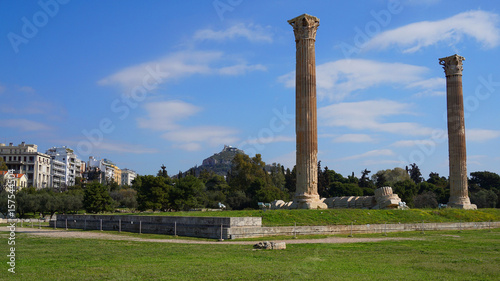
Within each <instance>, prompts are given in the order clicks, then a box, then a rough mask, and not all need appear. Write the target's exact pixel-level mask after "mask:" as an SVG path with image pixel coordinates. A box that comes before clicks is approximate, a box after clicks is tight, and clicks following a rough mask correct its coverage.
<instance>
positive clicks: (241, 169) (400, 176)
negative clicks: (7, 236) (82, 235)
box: [0, 154, 500, 217]
mask: <svg viewBox="0 0 500 281" xmlns="http://www.w3.org/2000/svg"><path fill="white" fill-rule="evenodd" d="M195 174H196V173H189V172H188V173H179V174H178V175H176V176H174V177H170V176H169V175H168V173H167V171H166V168H165V166H162V167H161V169H160V170H159V171H158V173H157V174H156V175H155V176H153V175H145V176H138V177H137V178H136V179H135V180H134V181H133V183H132V186H119V185H118V184H117V183H115V182H110V183H107V184H101V183H98V182H88V183H84V182H83V181H82V180H81V179H78V180H77V181H76V182H77V183H76V185H75V186H72V187H69V188H68V189H67V190H66V191H62V192H61V191H60V190H53V189H51V188H46V189H40V190H36V189H35V188H33V187H30V188H25V189H22V190H21V191H19V192H18V193H17V194H16V200H17V202H16V211H17V213H18V215H19V216H21V217H23V216H26V214H28V213H33V214H37V213H39V214H41V215H53V214H54V213H56V212H57V213H71V212H73V213H76V212H78V211H81V210H85V211H86V212H88V213H100V212H110V211H113V210H115V209H116V208H117V207H122V208H127V209H129V210H132V211H135V210H138V211H147V210H153V211H186V210H192V209H199V208H219V207H220V205H219V203H222V204H223V205H225V206H226V208H227V209H234V210H240V209H256V208H258V202H272V201H274V200H277V199H281V200H284V201H288V200H291V198H293V195H294V194H295V185H296V170H295V167H294V168H293V169H291V170H290V169H289V168H287V169H285V168H284V167H283V166H282V165H280V164H276V163H273V164H272V165H266V163H265V162H264V161H262V157H261V155H260V154H257V155H255V156H254V157H249V156H248V155H245V154H238V155H236V156H235V158H234V159H233V161H232V169H231V170H230V171H229V172H228V173H227V175H226V176H225V177H224V176H220V175H217V174H215V173H213V172H208V171H202V172H201V173H200V174H199V175H198V176H195ZM370 174H371V171H369V170H367V169H364V170H363V171H361V177H359V178H358V177H356V176H355V175H354V173H352V174H351V175H348V176H347V177H344V176H343V175H341V174H340V173H337V172H335V171H334V170H330V169H328V167H326V166H325V167H324V168H323V167H322V166H321V161H319V162H318V193H319V195H320V196H321V197H326V198H328V197H340V196H370V195H374V191H375V189H376V188H378V187H382V186H391V187H392V188H393V191H394V193H396V194H398V195H399V197H400V198H401V199H402V201H405V202H406V203H407V205H409V206H410V207H413V208H436V207H437V206H438V204H439V203H444V204H445V203H447V201H448V198H449V190H450V188H449V182H448V179H447V178H446V177H442V176H439V174H438V173H430V174H429V177H428V178H427V179H424V177H423V176H422V174H421V172H420V169H419V168H418V166H417V165H416V164H411V165H409V166H408V167H406V169H403V168H399V167H397V168H394V169H387V170H381V171H378V172H376V173H374V174H372V175H370ZM1 182H2V181H1V179H0V183H1ZM469 193H470V199H471V202H472V203H474V204H476V205H477V206H478V207H479V208H495V207H500V201H499V196H500V176H499V175H498V174H495V173H492V172H487V171H483V172H473V173H471V174H470V179H469ZM6 200H7V195H6V192H5V191H2V192H1V193H0V202H3V201H6ZM6 206H7V204H3V203H2V204H0V212H1V213H2V214H4V215H6V213H7V210H6Z"/></svg>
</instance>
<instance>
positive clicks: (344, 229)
mask: <svg viewBox="0 0 500 281" xmlns="http://www.w3.org/2000/svg"><path fill="white" fill-rule="evenodd" d="M499 227H500V222H462V223H460V222H458V223H411V224H409V223H407V224H363V225H352V226H351V225H326V226H279V227H245V228H230V229H228V235H229V237H230V238H231V239H237V238H252V237H266V236H277V235H287V236H294V235H319V234H323V235H333V234H346V235H347V234H351V233H352V234H359V233H386V232H403V231H429V230H466V229H488V228H499Z"/></svg>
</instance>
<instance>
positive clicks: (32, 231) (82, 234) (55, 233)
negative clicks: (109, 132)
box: [0, 226, 405, 245]
mask: <svg viewBox="0 0 500 281" xmlns="http://www.w3.org/2000/svg"><path fill="white" fill-rule="evenodd" d="M0 231H10V230H9V229H8V228H7V227H5V226H4V227H0ZM16 232H20V233H26V234H29V235H34V236H44V237H53V238H84V239H105V240H124V241H138V242H156V243H183V244H221V245H223V244H237V245H253V244H256V243H257V242H258V241H231V240H225V241H222V242H219V241H199V240H189V239H149V238H138V237H130V236H125V235H119V234H109V233H96V232H88V231H75V230H70V231H65V230H59V229H57V230H54V229H48V228H42V229H38V228H27V227H22V228H21V227H17V228H16ZM404 239H405V238H384V237H381V238H356V237H353V238H342V237H328V238H321V239H289V240H273V239H272V237H263V238H262V241H269V240H270V241H274V242H286V243H287V244H308V243H360V242H379V241H388V240H404Z"/></svg>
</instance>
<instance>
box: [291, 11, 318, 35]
mask: <svg viewBox="0 0 500 281" xmlns="http://www.w3.org/2000/svg"><path fill="white" fill-rule="evenodd" d="M288 23H289V24H290V25H291V26H292V27H293V33H294V34H295V41H296V42H298V41H300V40H303V39H312V40H316V30H317V29H318V26H319V19H318V18H317V17H314V16H311V15H308V14H303V15H300V16H298V17H296V18H293V19H291V20H289V21H288Z"/></svg>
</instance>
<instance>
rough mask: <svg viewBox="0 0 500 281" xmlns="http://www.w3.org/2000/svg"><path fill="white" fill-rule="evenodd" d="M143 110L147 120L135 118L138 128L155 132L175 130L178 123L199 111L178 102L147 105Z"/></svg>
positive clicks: (191, 105)
mask: <svg viewBox="0 0 500 281" xmlns="http://www.w3.org/2000/svg"><path fill="white" fill-rule="evenodd" d="M144 108H145V109H146V111H147V113H148V118H137V125H138V127H139V128H147V129H152V130H157V131H166V130H173V129H176V128H178V127H179V125H178V124H177V122H178V121H180V120H183V119H186V118H188V117H190V116H192V115H194V114H196V113H198V112H199V111H201V108H200V107H198V106H195V105H193V104H190V103H186V102H183V101H179V100H174V101H163V102H155V103H147V104H145V105H144Z"/></svg>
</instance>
